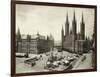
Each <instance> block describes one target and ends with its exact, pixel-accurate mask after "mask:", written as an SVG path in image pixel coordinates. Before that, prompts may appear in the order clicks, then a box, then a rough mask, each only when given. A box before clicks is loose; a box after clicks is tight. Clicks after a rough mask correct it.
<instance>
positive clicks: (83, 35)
mask: <svg viewBox="0 0 100 77" xmlns="http://www.w3.org/2000/svg"><path fill="white" fill-rule="evenodd" d="M80 33H81V40H84V39H85V23H84V18H83V13H82V20H81V23H80Z"/></svg>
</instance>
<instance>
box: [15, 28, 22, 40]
mask: <svg viewBox="0 0 100 77" xmlns="http://www.w3.org/2000/svg"><path fill="white" fill-rule="evenodd" d="M16 37H17V41H21V33H20V29H19V28H18V31H17V36H16Z"/></svg>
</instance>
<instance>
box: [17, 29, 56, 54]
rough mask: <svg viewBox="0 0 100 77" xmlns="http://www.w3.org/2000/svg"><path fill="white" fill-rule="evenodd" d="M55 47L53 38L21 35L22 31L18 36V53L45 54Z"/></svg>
mask: <svg viewBox="0 0 100 77" xmlns="http://www.w3.org/2000/svg"><path fill="white" fill-rule="evenodd" d="M53 46H54V39H53V37H51V36H47V37H45V36H42V35H40V34H39V33H37V34H36V35H21V33H20V30H19V29H18V32H17V34H16V52H18V53H33V54H39V53H45V52H49V51H50V48H52V47H53Z"/></svg>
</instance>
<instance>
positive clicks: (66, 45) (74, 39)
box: [61, 12, 85, 53]
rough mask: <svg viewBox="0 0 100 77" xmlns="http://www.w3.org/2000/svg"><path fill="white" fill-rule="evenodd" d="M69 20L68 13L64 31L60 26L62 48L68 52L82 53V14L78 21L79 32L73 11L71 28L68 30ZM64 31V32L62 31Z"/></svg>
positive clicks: (83, 27)
mask: <svg viewBox="0 0 100 77" xmlns="http://www.w3.org/2000/svg"><path fill="white" fill-rule="evenodd" d="M69 25H70V23H69V20H68V14H67V16H66V22H65V31H64V29H63V27H62V30H61V34H62V36H61V38H62V48H63V49H66V50H68V51H70V52H75V53H83V51H84V42H85V22H84V18H83V14H82V19H81V23H80V32H79V33H77V20H76V17H75V12H74V14H73V20H72V29H70V30H69ZM64 32H65V33H64Z"/></svg>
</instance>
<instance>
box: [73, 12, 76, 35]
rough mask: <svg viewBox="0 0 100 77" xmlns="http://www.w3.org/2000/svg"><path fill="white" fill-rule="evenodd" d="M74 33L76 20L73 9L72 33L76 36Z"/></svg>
mask: <svg viewBox="0 0 100 77" xmlns="http://www.w3.org/2000/svg"><path fill="white" fill-rule="evenodd" d="M76 33H77V22H76V17H75V11H74V14H73V21H72V34H73V35H75V36H76Z"/></svg>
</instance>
